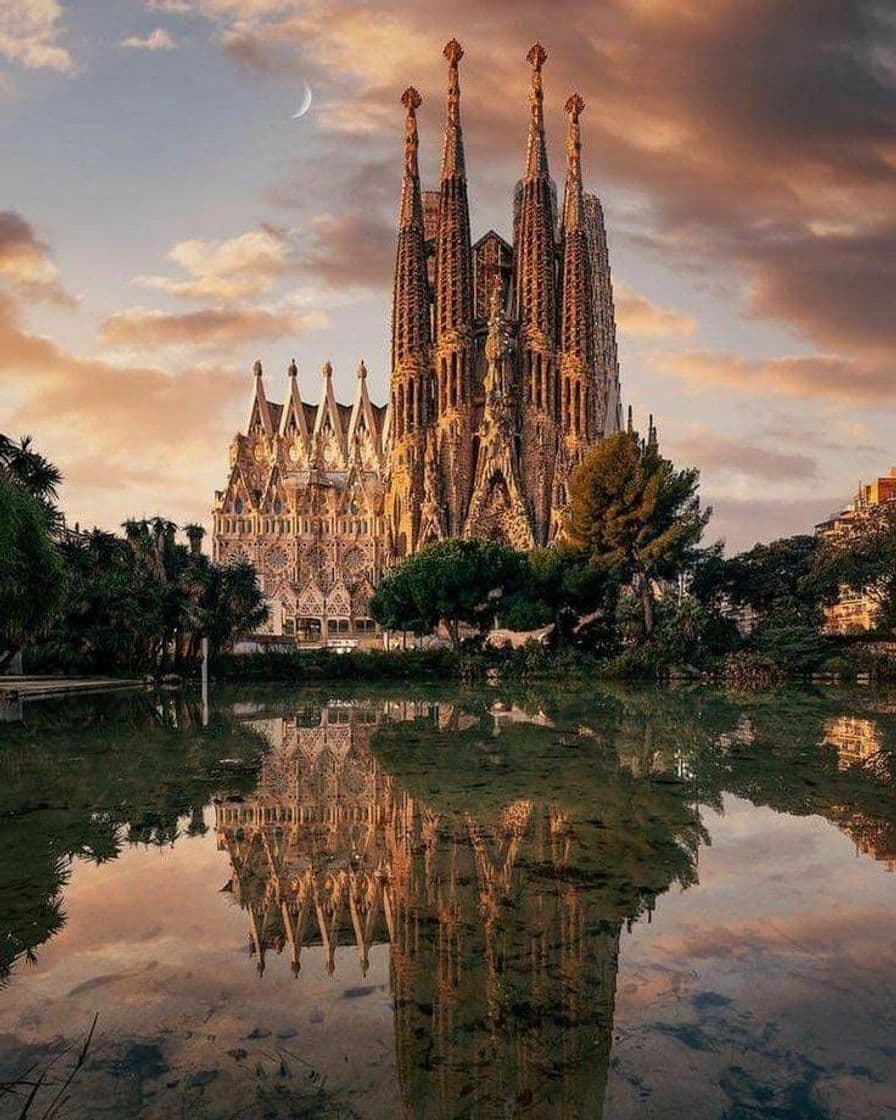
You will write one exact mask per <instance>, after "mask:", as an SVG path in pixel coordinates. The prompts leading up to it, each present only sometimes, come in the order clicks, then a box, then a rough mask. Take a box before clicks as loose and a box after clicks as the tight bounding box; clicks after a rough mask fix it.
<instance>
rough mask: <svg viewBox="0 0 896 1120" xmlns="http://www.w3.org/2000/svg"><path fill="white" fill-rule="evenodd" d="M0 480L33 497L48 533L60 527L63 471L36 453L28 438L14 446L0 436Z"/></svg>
mask: <svg viewBox="0 0 896 1120" xmlns="http://www.w3.org/2000/svg"><path fill="white" fill-rule="evenodd" d="M0 479H4V480H5V481H6V482H7V483H9V484H10V485H11V486H15V487H17V488H18V489H19V490H22V491H24V493H26V494H29V495H30V496H31V497H32V498H34V500H35V501H36V502H37V503H38V504H39V505H40V507H41V509H42V510H43V513H44V517H45V520H46V524H47V529H48V530H49V532H50V533H56V532H57V531H58V530H59V529H61V528H62V524H63V518H62V514H61V513H60V511H59V507H58V506H57V505H56V501H57V498H58V497H59V487H60V485H61V484H62V472H61V471H60V470H59V468H58V467H56V466H54V465H53V463H51V462H50V461H49V459H45V458H44V456H43V455H41V454H40V453H39V452H38V451H35V449H34V447H33V446H32V443H31V436H23V437H22V438H21V439H20V440H19V442H18V443H16V442H15V440H12V439H10V438H9V436H5V435H3V434H2V433H0Z"/></svg>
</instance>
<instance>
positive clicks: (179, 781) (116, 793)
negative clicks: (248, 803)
mask: <svg viewBox="0 0 896 1120" xmlns="http://www.w3.org/2000/svg"><path fill="white" fill-rule="evenodd" d="M234 733H236V734H234ZM265 745H266V744H264V743H263V742H260V741H259V739H258V737H257V736H256V735H254V734H253V733H252V732H251V729H249V728H245V727H240V726H236V727H235V726H234V725H233V723H232V721H224V720H223V719H222V718H221V717H215V718H214V719H212V721H211V724H210V726H208V727H205V728H203V727H201V722H200V719H199V711H198V707H196V706H192V705H189V704H186V703H184V702H183V701H182V700H180V699H176V698H174V697H173V696H169V697H166V698H164V699H163V700H158V701H154V700H151V699H150V698H149V697H148V696H145V695H129V696H127V697H121V696H115V697H108V696H105V697H93V698H86V697H85V698H79V699H78V700H77V701H65V702H53V703H43V704H35V705H31V706H29V708H28V711H27V722H26V723H24V724H22V725H19V726H8V727H5V728H4V729H3V732H2V749H0V844H2V848H0V850H2V852H3V859H2V862H0V980H4V979H6V977H7V976H8V974H9V971H10V969H11V968H12V966H13V964H14V962H15V961H16V960H17V959H18V958H19V957H25V958H26V959H28V960H33V959H34V955H35V950H36V949H37V947H38V946H39V945H41V944H42V943H43V942H44V941H46V940H47V939H48V938H49V937H52V936H53V935H54V934H56V933H58V932H59V930H60V929H61V928H62V927H63V925H64V924H65V911H64V906H63V889H64V887H65V884H66V882H67V881H68V877H69V874H70V871H71V867H72V863H73V861H74V860H75V859H83V860H89V861H91V862H94V863H104V862H105V861H107V860H110V859H115V858H116V857H117V856H118V854H119V852H120V851H121V849H122V847H123V846H124V845H126V844H135V843H140V844H152V845H158V846H162V845H167V844H171V843H173V842H174V840H175V839H176V838H177V837H178V836H179V835H181V834H183V833H184V832H186V833H187V834H191V833H195V832H198V831H202V830H203V829H204V827H205V826H204V823H203V819H202V808H203V806H204V805H205V804H206V803H207V802H208V801H209V799H210V798H211V797H212V796H213V795H214V793H215V792H218V791H220V790H221V789H234V790H236V789H240V788H246V787H247V786H251V785H252V784H253V782H252V779H251V778H250V777H244V778H242V779H240V778H234V777H232V776H231V775H229V774H228V775H224V774H222V773H221V770H220V768H219V767H218V765H217V762H218V759H219V758H220V757H221V755H222V754H227V755H230V756H237V757H238V758H242V759H246V760H249V761H254V760H255V759H256V758H257V756H258V754H259V751H260V749H261V748H262V747H263V746H265ZM184 817H188V818H189V819H188V820H187V822H186V824H185V823H184V820H183V818H184Z"/></svg>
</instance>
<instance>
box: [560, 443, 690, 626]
mask: <svg viewBox="0 0 896 1120" xmlns="http://www.w3.org/2000/svg"><path fill="white" fill-rule="evenodd" d="M699 479H700V474H699V471H697V470H694V469H685V470H681V471H677V470H676V469H675V468H674V466H673V465H672V463H671V462H670V461H669V460H668V459H664V458H663V456H662V455H661V454H660V452H659V448H658V447H657V445H656V442H655V440H650V441H648V442H646V443H645V442H644V441H643V440H641V439H640V438H639V437H638V435H637V433H635V432H617V433H615V434H614V435H612V436H610V437H608V438H607V439H605V440H602V441H601V442H600V443H599V444H598V445H597V446H596V447H594V448H593V449H592V450H591V451H590V452H589V453H588V454H587V455H586V457H585V458H584V460H583V461H582V463H581V464H580V465H579V466H578V468H577V469H576V470H575V471H574V473H573V476H572V478H571V480H570V513H569V518H568V523H567V534H568V538H569V541H570V544H571V545H572V546H573V547H574V548H577V549H579V550H580V551H581V553H582V554H583V555H584V556H586V557H587V558H588V559H589V560H590V561H591V563H593V564H594V565H595V566H596V567H597V568H599V569H601V570H603V571H605V572H606V573H608V574H609V575H612V576H614V577H615V578H616V579H617V580H618V581H619V582H621V583H628V582H632V581H634V582H635V583H636V584H637V586H638V589H639V592H640V596H641V603H642V610H643V615H644V630H645V633H646V634H647V635H650V634H651V633H652V632H653V627H654V609H653V608H654V593H653V587H652V583H653V581H654V580H657V579H662V578H669V577H671V576H673V575H674V574H675V573H676V572H678V571H679V570H681V569H682V568H683V567H685V566H687V565H688V564H689V563H690V561H691V560H692V558H693V555H694V550H695V549H696V547H697V545H698V544H699V542H700V538H701V537H702V535H703V529H704V527H705V525H706V523H707V521H708V520H709V516H710V513H711V511H710V510H701V509H700V499H699V496H698V493H697V487H698V483H699Z"/></svg>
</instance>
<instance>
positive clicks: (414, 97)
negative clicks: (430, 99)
mask: <svg viewBox="0 0 896 1120" xmlns="http://www.w3.org/2000/svg"><path fill="white" fill-rule="evenodd" d="M401 103H402V105H404V107H405V109H407V111H408V112H409V113H413V112H414V110H415V109H419V108H420V106H421V105H422V104H423V98H422V97H421V96H420V94H419V93H418V92H417V91H416V89H414V87H413V86H408V88H407V89H406V90H405V91H404V93H403V94H402V95H401Z"/></svg>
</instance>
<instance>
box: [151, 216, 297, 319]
mask: <svg viewBox="0 0 896 1120" xmlns="http://www.w3.org/2000/svg"><path fill="white" fill-rule="evenodd" d="M168 259H169V260H170V261H171V262H172V263H173V264H176V265H178V266H179V267H180V268H181V269H182V270H183V272H185V273H186V278H173V277H169V276H138V277H136V279H135V281H134V282H135V283H137V284H143V285H145V286H147V287H151V288H156V289H158V290H159V291H163V292H166V293H167V294H168V295H172V296H178V297H182V298H184V299H196V300H205V299H213V300H219V301H222V302H225V303H229V302H231V301H235V300H241V299H245V298H247V297H251V296H258V295H261V294H262V293H263V292H266V291H268V290H269V289H270V288H271V287H272V286H273V285H274V283H275V282H276V281H277V280H279V279H280V278H281V277H283V276H285V275H286V274H287V273H289V272H290V271H293V270H294V269H295V267H296V251H295V246H294V244H293V242H292V240H291V238H290V236H289V234H288V232H287V231H286V230H283V229H280V228H279V227H277V226H274V225H269V224H265V225H261V226H259V227H258V228H257V229H251V230H247V232H246V233H242V234H240V235H239V236H238V237H232V238H229V239H227V240H221V241H203V240H200V239H194V240H191V241H181V242H179V243H178V244H177V245H175V246H174V248H172V249H171V250H170V251H169V253H168Z"/></svg>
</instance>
